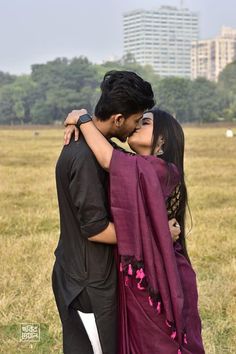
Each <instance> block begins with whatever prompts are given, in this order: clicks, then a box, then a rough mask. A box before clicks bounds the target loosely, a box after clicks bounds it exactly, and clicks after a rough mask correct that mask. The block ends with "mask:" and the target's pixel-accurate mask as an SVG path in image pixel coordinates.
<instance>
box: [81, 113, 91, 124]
mask: <svg viewBox="0 0 236 354" xmlns="http://www.w3.org/2000/svg"><path fill="white" fill-rule="evenodd" d="M90 120H91V117H90V115H89V114H83V115H82V116H81V117H80V121H81V123H86V122H89V121H90Z"/></svg>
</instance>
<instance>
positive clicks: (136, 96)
mask: <svg viewBox="0 0 236 354" xmlns="http://www.w3.org/2000/svg"><path fill="white" fill-rule="evenodd" d="M100 88H101V91H102V93H101V96H100V98H99V100H98V103H97V105H96V107H95V116H96V117H97V118H98V119H100V120H103V121H104V120H107V119H109V118H110V116H111V115H113V114H118V113H121V114H122V115H123V116H124V118H128V117H129V116H130V115H132V114H136V113H138V112H142V111H145V110H147V109H150V108H152V107H153V106H154V104H155V101H154V97H153V96H154V95H153V91H152V87H151V85H150V83H149V82H147V81H144V80H143V79H142V78H141V77H140V76H138V75H137V74H135V73H134V72H132V71H118V70H113V71H109V72H107V73H106V74H105V76H104V78H103V81H102V83H101V85H100Z"/></svg>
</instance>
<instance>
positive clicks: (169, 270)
mask: <svg viewBox="0 0 236 354" xmlns="http://www.w3.org/2000/svg"><path fill="white" fill-rule="evenodd" d="M178 182H179V174H178V171H177V169H176V167H175V166H174V165H172V164H167V163H165V162H164V161H163V160H161V159H158V158H156V157H145V158H144V157H141V156H131V155H127V154H124V153H122V152H120V151H116V150H114V152H113V156H112V161H111V165H110V199H111V200H110V203H111V212H112V215H113V219H114V224H115V229H116V233H117V239H118V254H119V256H120V257H121V258H120V259H121V270H122V271H124V273H125V274H126V281H128V278H127V276H129V275H130V276H131V275H134V276H136V279H138V281H140V278H142V277H143V274H144V275H145V277H143V278H142V279H141V280H142V282H140V283H138V284H140V287H141V288H147V289H148V293H149V302H150V305H155V306H157V307H158V306H159V309H160V306H161V309H162V311H164V312H165V316H166V320H167V324H169V325H170V326H172V335H173V339H175V338H174V337H175V333H176V335H177V341H178V342H179V344H180V345H181V344H182V342H183V334H184V322H183V316H182V311H183V300H184V299H183V291H182V286H181V282H180V277H179V273H178V269H177V264H176V262H175V254H174V248H173V242H172V238H171V234H170V231H169V227H168V219H167V212H166V204H165V197H166V196H167V195H168V194H170V192H171V191H172V190H173V189H174V187H175V186H176V185H177V183H178ZM130 265H131V266H130ZM130 269H132V270H133V273H135V274H129V273H131V271H130ZM140 269H142V272H143V273H142V274H141V276H140ZM144 278H145V281H144ZM158 303H159V304H158Z"/></svg>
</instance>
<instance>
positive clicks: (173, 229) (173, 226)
mask: <svg viewBox="0 0 236 354" xmlns="http://www.w3.org/2000/svg"><path fill="white" fill-rule="evenodd" d="M169 229H170V233H171V236H172V240H173V242H176V241H177V240H178V238H179V235H180V232H181V229H180V226H179V224H178V221H177V220H176V219H171V220H169Z"/></svg>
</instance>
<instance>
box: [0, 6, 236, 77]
mask: <svg viewBox="0 0 236 354" xmlns="http://www.w3.org/2000/svg"><path fill="white" fill-rule="evenodd" d="M183 2H184V6H185V7H188V8H190V9H191V10H194V11H197V12H199V14H200V37H201V38H209V37H212V36H215V35H216V34H217V33H218V32H219V30H220V27H221V26H222V25H227V26H231V27H235V28H236V0H223V1H222V0H184V1H183ZM160 5H175V6H176V5H177V6H179V5H180V0H0V71H8V72H10V73H17V74H19V73H24V72H29V71H30V65H31V64H34V63H43V62H46V61H48V60H53V59H54V58H56V57H68V58H72V57H74V56H80V55H85V56H87V57H88V58H89V59H90V60H91V61H93V62H101V61H102V60H104V59H108V58H109V57H111V56H117V57H121V56H122V50H123V47H122V13H123V12H125V11H127V10H132V9H137V8H144V9H153V8H158V7H159V6H160Z"/></svg>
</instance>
